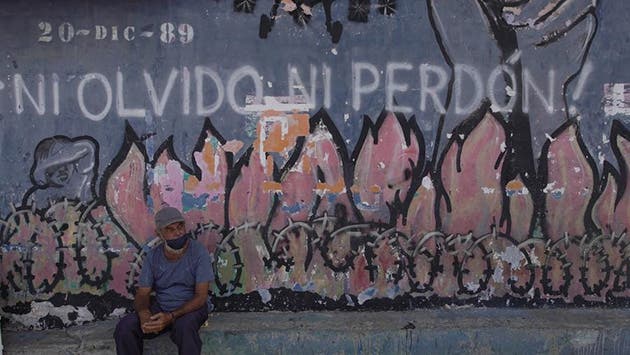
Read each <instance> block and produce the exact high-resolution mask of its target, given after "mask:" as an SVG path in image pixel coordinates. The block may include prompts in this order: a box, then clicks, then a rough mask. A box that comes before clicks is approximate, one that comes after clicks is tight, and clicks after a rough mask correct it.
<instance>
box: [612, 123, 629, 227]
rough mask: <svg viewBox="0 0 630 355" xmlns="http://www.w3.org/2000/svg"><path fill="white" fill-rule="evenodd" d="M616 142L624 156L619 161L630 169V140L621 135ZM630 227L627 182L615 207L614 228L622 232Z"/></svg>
mask: <svg viewBox="0 0 630 355" xmlns="http://www.w3.org/2000/svg"><path fill="white" fill-rule="evenodd" d="M615 144H616V145H617V147H618V148H619V152H620V153H621V155H622V157H623V162H619V163H620V164H625V166H626V167H627V171H630V141H629V140H627V139H625V138H624V137H622V136H620V135H619V136H617V140H616V142H615ZM628 229H630V184H627V182H626V190H625V191H624V194H623V196H622V197H621V200H620V201H619V204H618V205H617V208H616V209H615V218H614V221H613V230H614V231H615V232H617V233H621V232H623V231H628Z"/></svg>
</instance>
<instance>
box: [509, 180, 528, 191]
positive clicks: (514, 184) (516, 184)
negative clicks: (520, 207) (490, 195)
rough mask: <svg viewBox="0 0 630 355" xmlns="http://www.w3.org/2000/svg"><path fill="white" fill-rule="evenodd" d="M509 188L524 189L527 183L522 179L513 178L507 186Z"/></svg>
mask: <svg viewBox="0 0 630 355" xmlns="http://www.w3.org/2000/svg"><path fill="white" fill-rule="evenodd" d="M505 187H506V188H507V189H508V190H522V189H523V187H525V185H523V182H521V181H520V180H512V181H510V182H508V183H507V185H506V186H505Z"/></svg>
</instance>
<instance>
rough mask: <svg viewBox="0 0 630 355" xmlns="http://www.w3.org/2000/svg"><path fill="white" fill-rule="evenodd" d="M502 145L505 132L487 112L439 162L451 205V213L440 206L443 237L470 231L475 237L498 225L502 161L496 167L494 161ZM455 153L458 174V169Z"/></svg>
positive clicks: (443, 206)
mask: <svg viewBox="0 0 630 355" xmlns="http://www.w3.org/2000/svg"><path fill="white" fill-rule="evenodd" d="M458 138H459V137H458ZM504 145H505V130H504V129H503V126H501V124H500V123H499V121H498V120H497V119H496V118H495V117H494V116H493V115H492V114H491V113H490V112H486V114H485V116H484V117H483V119H482V120H481V121H480V122H479V123H478V124H477V126H476V127H475V128H474V129H473V131H472V132H470V134H469V135H468V136H467V137H465V140H464V142H463V144H462V145H461V146H460V145H458V144H453V145H451V147H450V149H449V150H448V152H447V153H446V156H445V158H444V161H443V163H442V182H443V184H444V189H445V190H446V193H447V194H448V196H449V198H450V200H451V206H452V212H451V213H448V212H447V210H446V205H445V203H442V206H441V215H442V216H443V217H442V223H443V228H444V232H445V233H446V234H454V233H462V234H465V233H468V232H470V231H472V232H473V234H474V235H483V234H485V233H488V232H490V230H491V225H493V224H497V223H498V222H499V220H500V217H501V180H500V173H501V167H502V166H503V160H501V163H500V164H499V165H498V166H497V167H495V162H496V161H497V159H498V158H499V156H500V155H501V152H502V150H503V149H504ZM458 150H461V153H460V152H458ZM458 153H460V155H461V157H460V165H461V171H458V170H457V155H458Z"/></svg>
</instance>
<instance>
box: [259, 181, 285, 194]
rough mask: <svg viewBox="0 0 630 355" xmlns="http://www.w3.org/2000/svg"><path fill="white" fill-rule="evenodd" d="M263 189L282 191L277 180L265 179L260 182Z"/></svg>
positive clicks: (266, 190)
mask: <svg viewBox="0 0 630 355" xmlns="http://www.w3.org/2000/svg"><path fill="white" fill-rule="evenodd" d="M262 188H263V191H265V192H270V191H282V185H281V184H280V183H279V182H275V181H265V182H263V184H262Z"/></svg>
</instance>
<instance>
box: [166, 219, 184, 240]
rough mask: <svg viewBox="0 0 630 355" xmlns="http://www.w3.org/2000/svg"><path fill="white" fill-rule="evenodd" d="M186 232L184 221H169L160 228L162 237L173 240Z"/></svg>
mask: <svg viewBox="0 0 630 355" xmlns="http://www.w3.org/2000/svg"><path fill="white" fill-rule="evenodd" d="M185 233H186V224H185V223H184V222H175V223H171V224H169V225H168V226H166V227H164V228H162V229H161V230H160V234H161V236H162V238H164V239H166V240H173V239H177V238H179V237H181V236H182V235H184V234H185Z"/></svg>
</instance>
